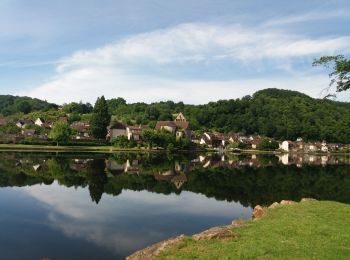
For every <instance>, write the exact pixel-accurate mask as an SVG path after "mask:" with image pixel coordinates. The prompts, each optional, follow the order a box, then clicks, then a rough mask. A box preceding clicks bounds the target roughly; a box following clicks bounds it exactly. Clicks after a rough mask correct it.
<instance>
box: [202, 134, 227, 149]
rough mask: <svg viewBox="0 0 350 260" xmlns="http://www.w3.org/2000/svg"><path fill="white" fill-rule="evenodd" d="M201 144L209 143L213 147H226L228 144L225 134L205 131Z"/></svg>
mask: <svg viewBox="0 0 350 260" xmlns="http://www.w3.org/2000/svg"><path fill="white" fill-rule="evenodd" d="M199 144H202V145H207V146H208V147H212V148H221V149H222V148H224V147H225V146H226V139H225V136H224V135H223V134H221V133H215V134H213V133H204V134H203V135H202V137H201V139H200V142H199Z"/></svg>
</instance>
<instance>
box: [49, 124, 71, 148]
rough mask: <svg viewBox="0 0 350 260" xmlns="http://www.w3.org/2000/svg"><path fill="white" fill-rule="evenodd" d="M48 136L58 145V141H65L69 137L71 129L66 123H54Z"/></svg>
mask: <svg viewBox="0 0 350 260" xmlns="http://www.w3.org/2000/svg"><path fill="white" fill-rule="evenodd" d="M49 137H50V138H52V139H53V140H54V141H55V142H56V143H57V146H58V145H59V143H66V142H67V141H68V140H69V139H70V137H71V129H70V128H69V126H68V124H64V123H56V124H55V125H54V126H53V128H52V130H51V132H50V133H49Z"/></svg>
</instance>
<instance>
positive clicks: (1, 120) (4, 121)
mask: <svg viewBox="0 0 350 260" xmlns="http://www.w3.org/2000/svg"><path fill="white" fill-rule="evenodd" d="M7 123H8V121H7V119H6V118H5V117H0V127H1V126H5V125H7Z"/></svg>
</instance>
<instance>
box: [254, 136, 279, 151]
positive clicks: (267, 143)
mask: <svg viewBox="0 0 350 260" xmlns="http://www.w3.org/2000/svg"><path fill="white" fill-rule="evenodd" d="M278 147H279V145H278V142H276V141H275V140H270V139H268V138H263V139H262V140H261V141H260V143H259V144H258V145H257V148H258V150H276V149H278Z"/></svg>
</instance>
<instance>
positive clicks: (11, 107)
mask: <svg viewBox="0 0 350 260" xmlns="http://www.w3.org/2000/svg"><path fill="white" fill-rule="evenodd" d="M108 106H109V110H110V113H111V114H112V116H113V117H112V118H113V120H118V121H122V122H124V123H127V124H134V123H137V124H148V125H150V126H151V127H154V126H155V123H156V121H157V120H172V118H173V114H174V113H176V112H180V111H181V112H183V113H184V115H185V116H186V117H187V119H188V120H189V121H190V123H191V128H192V130H198V131H205V130H214V131H220V132H226V133H228V132H231V131H232V132H242V133H245V134H255V133H258V134H261V135H265V136H269V137H274V138H276V139H291V140H295V139H296V138H298V137H303V138H304V139H305V140H309V141H313V140H327V141H328V142H341V143H350V103H345V102H336V101H330V100H324V99H314V98H311V97H309V96H307V95H305V94H302V93H300V92H296V91H289V90H280V89H265V90H262V91H258V92H256V93H255V94H254V95H252V96H246V97H243V98H241V99H231V100H220V101H217V102H210V103H208V104H205V105H186V104H184V103H182V102H178V103H175V102H172V101H166V102H157V103H152V104H146V103H132V104H127V103H126V101H125V100H124V99H122V98H115V99H111V100H108ZM28 107H29V108H30V109H29V110H30V111H29V112H32V111H36V110H40V111H46V110H48V109H50V108H53V109H57V106H56V105H54V104H50V103H47V102H46V101H41V100H38V99H31V98H27V97H13V96H0V113H1V114H3V115H13V114H15V113H17V112H19V111H21V112H25V113H26V112H28ZM91 109H92V107H91V105H90V104H82V103H70V104H67V105H65V106H64V107H63V111H61V112H62V113H63V112H66V113H70V114H75V115H76V114H81V113H89V112H91ZM41 114H42V116H43V117H44V118H45V116H47V117H49V115H48V113H44V112H42V113H41ZM56 114H57V115H56V117H57V116H58V113H56ZM38 115H40V113H31V114H30V115H29V116H31V117H36V116H38ZM50 116H51V118H48V120H50V121H51V120H52V118H53V117H54V116H52V113H51V114H50ZM77 118H80V119H81V120H83V119H87V118H89V116H88V115H86V116H84V117H77Z"/></svg>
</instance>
